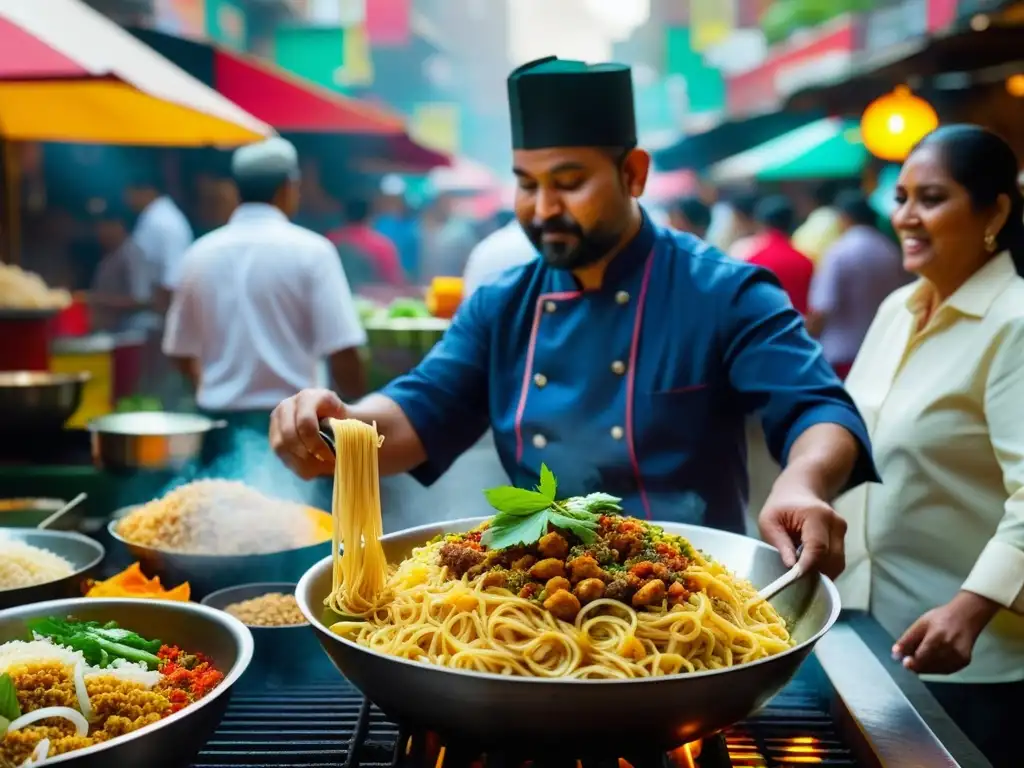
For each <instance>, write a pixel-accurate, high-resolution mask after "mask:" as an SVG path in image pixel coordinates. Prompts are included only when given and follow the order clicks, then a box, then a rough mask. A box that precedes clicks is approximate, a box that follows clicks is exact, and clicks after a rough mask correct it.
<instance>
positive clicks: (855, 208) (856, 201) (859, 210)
mask: <svg viewBox="0 0 1024 768" xmlns="http://www.w3.org/2000/svg"><path fill="white" fill-rule="evenodd" d="M832 205H833V207H834V208H835V209H836V210H837V211H838V212H839V213H841V214H842V215H843V216H845V217H846V218H848V219H849V220H850V221H852V222H853V223H854V224H860V225H861V226H865V227H875V228H876V229H877V227H878V214H877V213H875V209H874V208H872V207H871V203H869V202H868V199H867V198H866V197H865V196H864V194H863V193H862V192H858V191H857V190H854V189H847V190H844V191H842V192H840V193H839V194H838V195H836V199H835V202H834V203H833V204H832Z"/></svg>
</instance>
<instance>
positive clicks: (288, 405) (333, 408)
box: [270, 389, 345, 480]
mask: <svg viewBox="0 0 1024 768" xmlns="http://www.w3.org/2000/svg"><path fill="white" fill-rule="evenodd" d="M326 418H334V419H344V418H345V404H344V403H343V402H341V400H340V399H339V398H338V396H337V395H336V394H334V393H333V392H331V391H330V390H327V389H304V390H302V391H301V392H299V394H297V395H295V396H294V397H289V398H288V399H287V400H285V401H283V402H282V403H281V404H280V405H279V406H277V408H275V409H274V412H273V413H272V414H271V415H270V446H271V447H272V448H273V449H274V453H276V454H277V455H278V458H280V459H281V461H283V462H284V463H285V464H286V465H287V466H288V468H289V469H291V471H292V472H294V473H295V474H296V475H298V476H299V477H301V478H302V479H303V480H309V479H311V478H314V477H319V476H320V475H329V474H331V473H332V472H333V471H334V455H333V453H332V452H331V449H330V448H329V447H328V446H327V443H325V442H324V441H323V438H321V437H320V420H321V419H326Z"/></svg>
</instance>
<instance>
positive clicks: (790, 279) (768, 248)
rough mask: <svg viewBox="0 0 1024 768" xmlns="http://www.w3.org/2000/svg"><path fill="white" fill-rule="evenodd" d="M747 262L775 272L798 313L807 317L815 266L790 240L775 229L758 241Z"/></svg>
mask: <svg viewBox="0 0 1024 768" xmlns="http://www.w3.org/2000/svg"><path fill="white" fill-rule="evenodd" d="M747 261H748V262H749V263H751V264H756V265H757V266H759V267H764V268H765V269H769V270H771V271H772V272H774V273H775V276H776V277H777V278H778V279H779V282H780V283H782V288H783V290H784V291H785V292H786V293H788V294H789V300H790V301H791V302H793V307H794V308H795V309H796V311H797V312H799V313H800V314H801V315H806V314H807V302H808V295H809V294H810V292H811V278H812V277H813V276H814V263H813V262H812V261H811V260H810V259H809V258H807V257H806V256H804V255H803V254H802V253H800V251H798V250H797V249H796V248H794V247H793V246H792V245H791V244H790V242H789V238H788V237H786V236H785V235H784V234H783V233H782V232H778V231H775V230H769V231H768V232H765V233H764V234H763V235H761V236H760V237H759V238H758V242H757V244H756V245H755V246H754V248H753V250H752V252H751V256H750V258H749V259H747Z"/></svg>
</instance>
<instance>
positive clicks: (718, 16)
mask: <svg viewBox="0 0 1024 768" xmlns="http://www.w3.org/2000/svg"><path fill="white" fill-rule="evenodd" d="M737 2H738V0H690V32H691V37H690V45H691V46H692V47H693V50H694V51H696V52H698V53H700V52H702V51H706V50H707V49H708V48H710V47H711V46H713V45H716V44H718V43H720V42H722V41H723V40H725V39H726V38H727V37H729V35H731V34H732V31H733V30H734V29H736V3H737Z"/></svg>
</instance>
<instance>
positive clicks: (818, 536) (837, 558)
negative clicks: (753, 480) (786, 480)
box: [758, 483, 846, 579]
mask: <svg viewBox="0 0 1024 768" xmlns="http://www.w3.org/2000/svg"><path fill="white" fill-rule="evenodd" d="M758 524H759V526H760V528H761V537H762V538H763V539H764V540H765V541H766V542H768V543H769V544H771V545H772V546H773V547H775V548H776V549H777V550H779V553H780V554H781V555H782V562H783V563H785V564H786V567H787V568H792V567H793V566H794V565H795V564H796V561H797V555H796V549H797V546H799V545H803V553H802V554H801V555H800V564H801V566H802V567H803V570H804V572H805V573H807V572H810V571H820V572H821V573H824V574H825V575H826V576H828V577H829V578H832V579H834V578H835V577H836V576H838V575H839V574H840V573H842V572H843V569H844V568H845V567H846V548H845V544H844V539H845V538H846V521H845V520H843V518H841V517H840V516H839V515H837V514H836V511H835V510H834V509H832V506H831V505H830V504H829V503H828V502H825V501H823V500H821V499H820V498H818V497H817V496H816V495H815V494H814V493H812V492H811V491H810V490H809V489H806V488H802V487H799V486H798V485H796V484H784V485H780V483H776V484H775V487H774V488H773V489H772V492H771V495H770V496H769V497H768V501H767V502H766V503H765V505H764V508H763V509H762V510H761V515H760V517H759V518H758Z"/></svg>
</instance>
